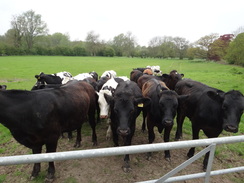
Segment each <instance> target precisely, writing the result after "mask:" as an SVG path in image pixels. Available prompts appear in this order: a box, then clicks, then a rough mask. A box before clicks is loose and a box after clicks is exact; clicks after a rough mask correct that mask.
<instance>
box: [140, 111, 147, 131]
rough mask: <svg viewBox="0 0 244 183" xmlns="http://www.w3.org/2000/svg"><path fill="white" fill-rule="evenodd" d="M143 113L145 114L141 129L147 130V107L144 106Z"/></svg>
mask: <svg viewBox="0 0 244 183" xmlns="http://www.w3.org/2000/svg"><path fill="white" fill-rule="evenodd" d="M142 115H143V122H142V127H141V131H142V132H145V131H146V117H147V109H146V108H143V110H142Z"/></svg>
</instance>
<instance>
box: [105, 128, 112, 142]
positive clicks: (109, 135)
mask: <svg viewBox="0 0 244 183" xmlns="http://www.w3.org/2000/svg"><path fill="white" fill-rule="evenodd" d="M111 136H112V129H111V125H110V124H109V125H108V129H107V133H106V139H107V140H109V139H110V138H111Z"/></svg>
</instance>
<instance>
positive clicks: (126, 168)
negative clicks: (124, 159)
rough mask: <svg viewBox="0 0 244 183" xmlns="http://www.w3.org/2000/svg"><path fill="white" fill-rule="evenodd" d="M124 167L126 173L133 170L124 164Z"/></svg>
mask: <svg viewBox="0 0 244 183" xmlns="http://www.w3.org/2000/svg"><path fill="white" fill-rule="evenodd" d="M122 169H123V171H124V172H125V173H129V172H131V170H132V169H131V168H130V167H126V166H122Z"/></svg>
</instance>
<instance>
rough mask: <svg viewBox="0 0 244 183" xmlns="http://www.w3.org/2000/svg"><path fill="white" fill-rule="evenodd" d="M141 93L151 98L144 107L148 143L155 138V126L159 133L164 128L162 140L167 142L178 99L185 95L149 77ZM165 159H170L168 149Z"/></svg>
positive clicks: (149, 156)
mask: <svg viewBox="0 0 244 183" xmlns="http://www.w3.org/2000/svg"><path fill="white" fill-rule="evenodd" d="M142 94H143V96H144V97H148V98H150V99H151V102H150V105H148V106H147V108H146V109H147V128H148V140H149V143H150V144H151V143H153V141H154V139H155V134H154V127H155V126H156V127H157V128H158V132H159V133H160V134H161V133H162V131H163V130H164V142H169V139H170V132H171V129H172V127H173V124H174V118H175V116H176V112H177V107H178V103H179V102H178V100H183V99H185V98H186V96H179V95H178V94H177V93H176V92H175V91H172V90H169V88H168V87H167V86H166V85H165V83H164V82H162V81H159V80H156V79H151V80H149V81H147V82H146V83H144V85H143V86H142ZM150 158H151V153H148V159H150ZM165 159H166V160H168V161H170V152H169V150H166V151H165Z"/></svg>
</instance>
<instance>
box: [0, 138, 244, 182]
mask: <svg viewBox="0 0 244 183" xmlns="http://www.w3.org/2000/svg"><path fill="white" fill-rule="evenodd" d="M239 142H244V135H240V136H230V137H219V138H210V139H199V140H188V141H177V142H167V143H156V144H144V145H134V146H123V147H110V148H99V149H90V150H89V149H88V150H77V151H66V152H55V153H43V154H30V155H21V156H7V157H0V165H1V166H5V165H17V164H27V163H28V164H29V163H41V162H49V161H62V160H72V159H82V158H95V157H106V156H115V155H124V154H136V153H145V152H156V151H164V150H172V149H181V148H190V147H199V146H208V147H207V148H205V149H203V150H202V151H201V152H199V153H197V154H196V155H195V156H193V157H192V158H190V159H189V160H187V161H185V162H184V163H182V164H181V165H179V166H178V167H176V168H175V169H173V170H172V171H170V172H169V173H167V174H165V175H164V176H163V177H161V178H159V179H157V180H150V181H145V182H144V183H149V182H150V183H151V182H156V183H159V182H174V181H182V180H188V179H194V178H201V177H205V182H209V179H210V176H212V175H220V174H225V173H233V172H240V171H244V166H241V167H235V168H230V169H223V170H217V171H211V168H212V162H213V158H214V152H215V147H216V145H218V144H229V143H239ZM207 152H210V156H209V162H208V167H207V171H206V172H202V173H198V174H190V175H184V176H178V177H172V176H173V175H174V174H176V173H177V172H179V171H180V170H181V169H183V168H184V167H186V166H188V165H189V164H191V163H192V162H193V161H195V160H197V159H198V158H200V157H201V156H203V155H204V154H206V153H207Z"/></svg>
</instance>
